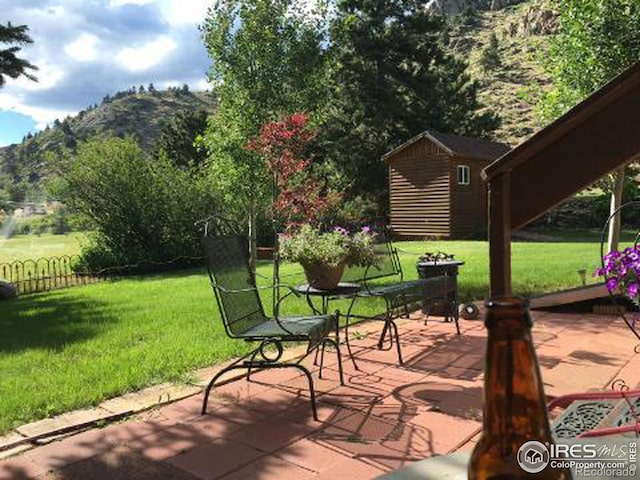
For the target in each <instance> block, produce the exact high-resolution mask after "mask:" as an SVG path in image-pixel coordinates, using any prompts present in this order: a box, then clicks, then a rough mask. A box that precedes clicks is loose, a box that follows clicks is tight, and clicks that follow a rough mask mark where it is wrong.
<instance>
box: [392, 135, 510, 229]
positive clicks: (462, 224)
mask: <svg viewBox="0 0 640 480" xmlns="http://www.w3.org/2000/svg"><path fill="white" fill-rule="evenodd" d="M509 150H510V148H509V146H507V145H505V144H502V143H496V142H491V141H488V140H482V139H478V138H468V137H461V136H458V135H450V134H444V133H439V132H435V131H433V130H427V131H425V132H422V133H421V134H419V135H417V136H415V137H413V138H412V139H411V140H409V141H408V142H406V143H403V144H402V145H400V146H399V147H397V148H395V149H393V150H391V151H390V152H388V153H386V154H385V155H383V157H382V159H383V160H384V161H385V162H386V163H387V165H388V167H389V204H390V213H391V228H392V230H393V233H394V235H396V236H399V237H412V238H423V237H428V236H438V237H443V238H468V237H471V236H474V235H478V234H481V233H482V232H484V231H486V225H487V189H486V185H485V184H484V182H483V181H482V179H481V177H480V172H481V171H482V169H483V168H485V167H486V166H487V165H488V164H489V163H491V162H493V161H494V160H495V159H497V158H498V157H500V156H502V155H503V154H505V153H506V152H508V151H509Z"/></svg>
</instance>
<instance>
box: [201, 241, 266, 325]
mask: <svg viewBox="0 0 640 480" xmlns="http://www.w3.org/2000/svg"><path fill="white" fill-rule="evenodd" d="M202 248H203V251H204V256H205V259H206V264H207V270H208V272H209V278H210V279H211V285H212V286H213V291H214V293H215V296H216V300H217V302H218V307H219V308H220V314H221V315H222V320H223V322H224V327H225V330H226V332H227V335H229V336H230V337H241V336H242V334H243V333H245V332H246V331H247V330H249V329H250V328H252V327H254V326H256V325H258V324H260V323H262V322H264V321H265V320H266V315H265V313H264V308H263V307H262V302H261V301H260V295H259V294H258V290H257V289H256V288H255V287H256V281H255V277H254V275H253V273H252V271H251V268H250V266H249V242H248V241H247V238H246V237H245V236H243V235H221V236H205V237H203V238H202Z"/></svg>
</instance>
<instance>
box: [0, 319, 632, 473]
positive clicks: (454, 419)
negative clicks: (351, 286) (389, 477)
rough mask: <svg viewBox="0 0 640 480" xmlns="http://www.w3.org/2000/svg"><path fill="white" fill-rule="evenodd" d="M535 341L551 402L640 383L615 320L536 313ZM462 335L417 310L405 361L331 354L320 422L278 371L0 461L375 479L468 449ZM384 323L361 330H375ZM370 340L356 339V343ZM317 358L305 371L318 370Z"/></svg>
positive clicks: (470, 359) (368, 349)
mask: <svg viewBox="0 0 640 480" xmlns="http://www.w3.org/2000/svg"><path fill="white" fill-rule="evenodd" d="M533 316H534V319H535V320H536V323H535V326H534V340H535V342H536V345H537V351H538V357H539V360H540V365H541V368H542V372H543V378H544V381H545V384H546V392H547V394H548V395H550V396H555V395H560V394H564V393H570V392H572V391H576V390H578V391H584V390H587V389H594V388H595V389H601V388H605V387H607V386H608V385H609V384H610V383H611V381H613V380H615V379H616V378H619V377H621V378H624V379H625V380H626V381H627V383H629V384H635V383H637V382H638V379H639V378H638V377H639V376H640V374H638V372H639V371H640V369H639V368H638V367H640V360H639V359H638V358H637V357H640V355H634V352H633V347H634V346H635V342H634V341H633V338H632V337H631V335H630V334H629V333H627V332H626V331H625V329H624V328H623V325H621V321H620V320H617V319H616V318H614V317H604V316H597V315H583V314H581V315H570V314H556V313H553V314H551V313H541V312H534V314H533ZM461 326H462V330H463V334H462V335H461V336H456V335H455V333H454V327H453V325H452V324H446V323H443V322H441V321H439V320H437V319H436V320H433V321H430V322H429V324H428V325H427V326H424V325H423V322H422V319H421V317H420V316H419V315H416V316H415V317H414V318H413V319H410V320H402V321H400V322H399V327H400V333H401V340H402V343H403V353H404V356H405V359H406V364H405V365H404V366H402V367H400V366H398V365H397V364H396V356H395V352H394V351H393V350H392V351H388V352H386V351H378V350H376V349H375V348H374V344H375V341H376V336H375V334H374V333H370V334H367V335H364V338H359V339H355V340H354V341H353V344H354V345H355V349H354V350H355V354H356V357H357V358H358V360H359V366H360V368H361V371H355V370H354V369H353V366H352V365H351V363H350V362H348V361H347V358H346V355H345V357H344V367H345V373H346V375H345V376H346V380H347V383H346V385H345V386H340V384H339V383H338V382H337V371H336V368H335V367H336V366H335V358H332V357H334V355H327V356H326V358H325V360H326V362H327V363H326V365H329V368H328V369H327V370H326V375H325V376H324V377H325V378H324V379H323V380H318V379H317V375H314V376H315V380H316V383H315V385H316V389H317V390H318V392H317V394H318V409H319V416H320V422H315V421H313V420H312V417H311V409H310V404H309V399H308V391H307V387H306V383H305V379H304V378H303V377H301V376H299V375H298V373H297V372H296V371H287V370H276V371H274V370H271V371H264V372H259V373H256V374H255V376H254V381H253V382H250V383H249V382H246V381H244V380H241V381H238V382H234V383H231V384H227V385H224V386H222V387H220V388H217V389H215V390H214V392H215V394H214V396H212V398H211V401H210V404H209V414H208V415H206V416H201V415H199V409H200V402H201V400H202V396H201V395H195V396H193V397H190V398H187V399H185V400H181V401H178V402H175V403H172V404H169V405H166V406H163V407H159V408H156V409H154V410H151V411H148V412H145V413H144V414H143V415H138V416H137V417H136V418H134V419H129V420H127V421H125V422H121V423H118V424H113V425H109V426H107V427H105V428H101V429H93V430H89V431H86V432H83V433H80V434H77V435H73V436H70V437H67V438H65V439H63V440H60V441H55V442H52V443H50V444H48V445H45V446H41V447H37V448H34V449H32V450H29V451H27V452H25V453H23V454H21V455H18V456H15V457H11V458H9V459H7V460H4V461H2V462H0V479H24V478H38V479H46V480H74V479H82V480H87V479H92V480H100V479H109V480H112V479H127V480H128V479H149V480H151V479H153V480H162V479H172V480H182V479H184V480H187V479H217V478H223V479H225V480H231V479H259V480H266V479H277V480H286V479H289V478H295V479H296V480H304V479H310V478H314V479H331V480H339V479H341V478H345V479H347V478H348V479H349V480H357V479H369V478H375V477H376V476H378V475H381V474H383V473H384V472H386V471H389V470H393V469H397V468H399V467H401V466H403V465H406V464H407V463H410V462H413V461H416V460H421V459H423V458H426V457H428V456H431V455H436V454H446V453H448V452H451V451H455V450H457V449H468V448H471V446H472V445H473V443H474V441H475V439H476V438H477V435H478V432H479V431H480V427H481V423H480V418H481V404H482V399H481V394H482V369H483V354H484V347H485V331H484V328H483V325H482V322H481V321H461ZM379 327H380V324H376V323H369V324H367V325H363V326H358V327H357V328H356V330H360V332H361V333H362V332H367V331H369V332H377V331H379ZM358 337H360V335H358ZM309 363H310V361H309V362H307V364H309Z"/></svg>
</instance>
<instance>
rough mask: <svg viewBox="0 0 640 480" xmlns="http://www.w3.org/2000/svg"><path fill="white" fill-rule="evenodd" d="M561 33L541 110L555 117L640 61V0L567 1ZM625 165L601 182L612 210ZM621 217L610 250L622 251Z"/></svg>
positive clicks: (562, 4)
mask: <svg viewBox="0 0 640 480" xmlns="http://www.w3.org/2000/svg"><path fill="white" fill-rule="evenodd" d="M557 9H558V15H559V25H560V26H559V31H558V34H557V35H556V36H555V38H553V40H552V41H551V48H550V52H549V55H548V56H547V62H546V66H547V69H548V70H549V71H550V73H551V74H552V76H553V84H554V87H553V89H552V90H551V91H549V92H548V93H547V94H546V95H544V96H543V97H542V101H541V105H540V107H541V113H542V116H543V117H544V118H545V119H546V120H548V121H551V120H554V119H555V118H557V117H558V116H560V115H562V114H563V113H565V112H566V111H568V110H569V109H570V108H572V107H573V106H574V105H576V104H578V103H579V102H581V101H582V100H583V99H584V98H586V97H587V96H588V95H590V94H591V93H593V92H594V91H596V90H597V89H598V88H600V87H601V86H603V85H604V84H605V83H606V82H608V81H609V80H611V79H612V78H613V77H615V76H616V75H618V74H619V73H621V72H622V71H624V70H625V69H626V68H628V67H630V66H631V65H633V64H634V63H636V62H637V61H638V60H640V29H639V28H638V26H639V25H640V3H639V2H638V1H637V0H562V1H558V2H557ZM624 174H625V168H624V167H622V168H620V169H618V170H617V171H616V173H615V174H614V175H613V176H611V178H609V179H608V181H605V182H601V183H600V184H599V186H601V187H602V186H603V187H605V188H606V189H608V190H610V191H611V192H612V197H611V211H612V212H613V211H615V210H616V209H617V208H618V207H619V206H620V205H621V204H622V196H623V189H624V177H625V175H624ZM619 232H620V216H619V215H618V216H617V218H616V219H615V220H614V221H613V222H611V223H610V229H609V249H610V250H613V249H616V248H617V246H618V238H619Z"/></svg>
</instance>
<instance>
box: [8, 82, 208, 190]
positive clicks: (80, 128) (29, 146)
mask: <svg viewBox="0 0 640 480" xmlns="http://www.w3.org/2000/svg"><path fill="white" fill-rule="evenodd" d="M213 108H214V98H213V95H212V94H211V93H208V92H190V91H189V90H188V89H175V88H174V89H171V90H166V91H157V90H153V91H151V92H149V91H142V92H141V91H138V90H132V91H128V92H119V93H118V94H116V95H115V96H114V97H109V96H107V97H105V98H104V99H103V101H102V103H101V104H100V105H95V106H91V107H89V108H87V109H85V110H82V111H81V112H79V113H78V114H77V115H76V116H73V117H67V118H66V119H64V120H62V121H56V122H55V124H54V125H53V126H51V127H50V128H49V127H48V128H47V129H45V130H43V131H41V132H38V133H37V134H36V135H34V136H32V135H31V134H29V135H28V136H27V137H26V138H25V139H24V140H23V141H22V142H21V143H20V144H14V145H10V146H8V147H3V148H0V190H1V189H4V190H7V191H10V190H11V189H12V188H18V186H19V185H20V184H22V187H23V188H24V185H25V183H26V184H28V185H30V186H35V185H38V183H39V181H40V179H41V178H43V177H45V176H46V175H47V170H48V168H47V162H46V157H47V155H46V154H47V153H49V152H53V153H56V152H60V151H61V150H62V149H63V148H69V149H74V148H75V147H76V145H77V143H78V142H81V141H84V140H87V139H88V138H90V137H92V136H94V135H97V134H100V133H104V134H113V135H116V136H118V137H124V136H127V135H133V136H134V137H135V138H136V139H137V140H138V141H139V142H140V145H141V146H142V148H143V149H144V150H146V151H151V150H152V149H153V147H154V145H155V143H156V141H157V139H158V138H159V136H160V133H161V131H162V128H163V126H164V125H165V124H166V122H167V121H169V120H170V119H171V118H173V117H174V116H175V115H176V114H177V113H178V112H180V111H184V110H191V111H193V110H198V109H203V110H206V111H209V112H212V111H213Z"/></svg>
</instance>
